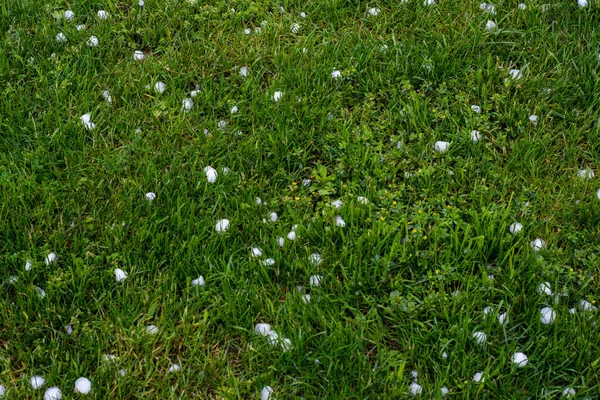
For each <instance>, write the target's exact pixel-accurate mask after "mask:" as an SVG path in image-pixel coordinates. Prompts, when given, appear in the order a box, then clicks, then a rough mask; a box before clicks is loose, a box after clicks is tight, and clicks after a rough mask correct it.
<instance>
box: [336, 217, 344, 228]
mask: <svg viewBox="0 0 600 400" xmlns="http://www.w3.org/2000/svg"><path fill="white" fill-rule="evenodd" d="M335 224H336V226H339V227H340V228H343V227H345V226H346V222H345V221H344V220H343V219H342V217H340V216H339V215H336V216H335Z"/></svg>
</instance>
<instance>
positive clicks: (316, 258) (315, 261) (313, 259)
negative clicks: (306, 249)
mask: <svg viewBox="0 0 600 400" xmlns="http://www.w3.org/2000/svg"><path fill="white" fill-rule="evenodd" d="M308 261H310V263H311V264H312V265H319V264H321V262H322V261H323V257H321V255H320V254H319V253H313V254H311V255H310V256H309V257H308Z"/></svg>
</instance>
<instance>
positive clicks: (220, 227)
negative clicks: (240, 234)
mask: <svg viewBox="0 0 600 400" xmlns="http://www.w3.org/2000/svg"><path fill="white" fill-rule="evenodd" d="M227 229H229V220H228V219H220V220H219V221H217V224H216V225H215V231H217V233H223V232H225V231H226V230H227Z"/></svg>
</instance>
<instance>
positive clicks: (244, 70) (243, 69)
mask: <svg viewBox="0 0 600 400" xmlns="http://www.w3.org/2000/svg"><path fill="white" fill-rule="evenodd" d="M240 75H241V76H243V77H244V78H245V77H247V76H248V67H241V68H240Z"/></svg>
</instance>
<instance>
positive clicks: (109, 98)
mask: <svg viewBox="0 0 600 400" xmlns="http://www.w3.org/2000/svg"><path fill="white" fill-rule="evenodd" d="M102 98H103V99H104V100H106V101H107V102H108V103H112V96H111V95H110V92H109V91H108V90H104V91H103V92H102Z"/></svg>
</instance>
